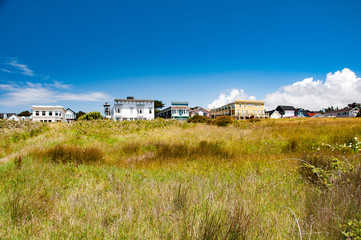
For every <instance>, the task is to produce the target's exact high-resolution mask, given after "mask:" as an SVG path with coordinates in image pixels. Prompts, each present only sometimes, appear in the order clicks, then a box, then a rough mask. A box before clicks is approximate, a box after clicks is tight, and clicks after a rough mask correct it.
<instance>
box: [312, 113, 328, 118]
mask: <svg viewBox="0 0 361 240" xmlns="http://www.w3.org/2000/svg"><path fill="white" fill-rule="evenodd" d="M311 117H312V118H320V117H325V114H323V113H316V114H312V116H311Z"/></svg>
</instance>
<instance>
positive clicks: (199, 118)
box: [187, 115, 209, 123]
mask: <svg viewBox="0 0 361 240" xmlns="http://www.w3.org/2000/svg"><path fill="white" fill-rule="evenodd" d="M187 122H189V123H207V122H209V119H208V118H206V117H204V116H201V115H194V116H193V117H190V118H188V119H187Z"/></svg>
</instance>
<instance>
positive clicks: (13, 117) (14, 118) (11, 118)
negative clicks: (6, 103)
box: [7, 114, 20, 122]
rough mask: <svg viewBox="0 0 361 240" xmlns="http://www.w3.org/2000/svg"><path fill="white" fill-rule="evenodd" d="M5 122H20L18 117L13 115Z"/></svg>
mask: <svg viewBox="0 0 361 240" xmlns="http://www.w3.org/2000/svg"><path fill="white" fill-rule="evenodd" d="M7 120H12V121H17V122H18V121H20V117H18V116H16V115H15V114H14V115H11V116H10V117H8V118H7Z"/></svg>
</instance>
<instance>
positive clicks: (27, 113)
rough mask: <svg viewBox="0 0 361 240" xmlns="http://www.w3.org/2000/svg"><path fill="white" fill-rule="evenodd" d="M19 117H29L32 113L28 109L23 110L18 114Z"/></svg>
mask: <svg viewBox="0 0 361 240" xmlns="http://www.w3.org/2000/svg"><path fill="white" fill-rule="evenodd" d="M18 116H19V117H22V116H25V117H29V116H31V113H30V112H29V111H28V110H26V111H22V112H21V113H19V114H18Z"/></svg>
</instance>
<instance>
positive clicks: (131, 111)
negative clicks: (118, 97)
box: [130, 107, 134, 120]
mask: <svg viewBox="0 0 361 240" xmlns="http://www.w3.org/2000/svg"><path fill="white" fill-rule="evenodd" d="M133 109H134V108H133V107H131V108H130V113H133ZM130 120H133V119H130Z"/></svg>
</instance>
